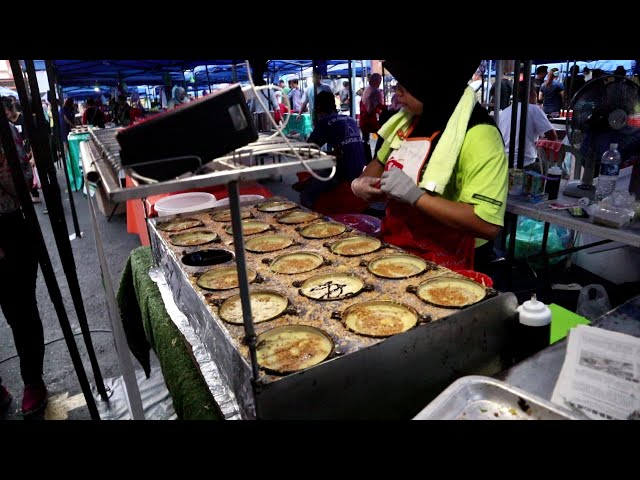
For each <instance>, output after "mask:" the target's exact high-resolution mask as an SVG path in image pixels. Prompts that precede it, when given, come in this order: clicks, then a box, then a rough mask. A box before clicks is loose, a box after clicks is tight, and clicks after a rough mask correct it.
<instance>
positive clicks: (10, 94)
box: [0, 85, 18, 98]
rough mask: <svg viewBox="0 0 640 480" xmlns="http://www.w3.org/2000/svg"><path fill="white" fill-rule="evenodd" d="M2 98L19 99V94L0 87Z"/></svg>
mask: <svg viewBox="0 0 640 480" xmlns="http://www.w3.org/2000/svg"><path fill="white" fill-rule="evenodd" d="M0 96H2V97H16V98H18V93H17V92H14V91H13V90H11V89H10V88H7V87H3V86H2V85H0Z"/></svg>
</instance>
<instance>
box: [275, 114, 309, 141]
mask: <svg viewBox="0 0 640 480" xmlns="http://www.w3.org/2000/svg"><path fill="white" fill-rule="evenodd" d="M285 118H286V116H285ZM282 132H283V133H284V134H285V135H287V134H290V133H298V134H300V136H301V137H302V138H303V139H305V140H306V139H307V138H309V135H311V132H313V122H312V121H311V115H309V114H308V113H303V114H302V116H301V117H300V119H299V120H298V114H297V113H293V114H291V115H289V123H287V126H286V127H284V128H283V129H282Z"/></svg>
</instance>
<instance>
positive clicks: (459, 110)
mask: <svg viewBox="0 0 640 480" xmlns="http://www.w3.org/2000/svg"><path fill="white" fill-rule="evenodd" d="M479 63H480V60H475V61H466V62H464V61H456V62H455V63H452V64H451V66H450V67H448V68H447V78H448V81H447V82H444V83H443V82H442V79H441V77H440V76H439V75H437V72H436V71H434V68H436V67H431V66H430V64H424V63H420V62H416V61H415V60H410V61H409V60H386V61H385V62H384V68H386V69H387V70H388V71H389V72H390V73H391V74H392V75H393V76H394V77H395V79H396V80H397V82H398V84H397V87H396V88H397V89H396V92H397V95H398V98H399V102H400V104H401V105H402V109H401V110H400V112H398V113H396V114H395V115H394V116H393V117H391V119H390V120H389V121H387V122H386V123H385V124H384V125H383V126H382V127H381V128H380V130H379V131H378V134H379V135H380V136H382V137H383V138H384V140H385V141H384V144H383V146H382V148H381V149H380V150H379V151H378V153H377V155H376V157H375V158H374V159H373V160H372V161H371V162H370V163H369V164H368V165H367V167H366V168H365V170H364V171H363V173H362V175H360V177H359V178H357V179H355V180H354V181H353V182H352V184H351V188H352V190H353V192H354V193H355V194H356V195H357V196H358V197H360V198H362V199H363V200H365V201H367V202H370V203H371V202H375V201H380V200H383V199H385V198H387V199H388V204H387V210H386V215H385V217H384V220H383V222H382V232H381V238H382V240H383V241H385V242H388V243H391V244H393V245H396V246H398V247H401V248H404V249H405V250H408V251H409V252H412V253H414V254H416V255H419V256H421V257H423V258H425V259H427V260H430V261H433V262H436V263H438V264H441V265H444V266H446V267H448V268H452V269H454V270H460V269H463V270H464V269H471V268H474V256H475V257H476V263H477V264H478V263H479V262H478V257H479V256H484V255H486V256H487V257H488V256H489V255H491V254H492V246H491V245H490V244H489V243H487V240H492V239H494V238H495V237H496V235H497V234H498V232H499V231H500V229H501V227H502V226H503V222H504V213H505V207H506V200H507V186H508V166H507V160H506V157H505V151H504V145H503V143H502V137H501V135H500V131H499V130H498V128H497V127H496V125H495V123H494V122H493V119H492V118H491V116H490V115H489V113H488V112H487V111H486V110H485V109H484V108H482V107H481V106H480V105H479V104H478V103H477V100H476V95H475V87H476V84H479V83H480V82H474V84H472V85H471V86H470V85H468V82H469V80H470V79H471V76H472V75H473V72H474V71H475V69H476V68H477V66H478V64H479ZM476 245H477V246H478V247H479V248H474V247H476ZM485 252H487V253H485ZM476 266H477V265H476ZM477 269H479V268H477Z"/></svg>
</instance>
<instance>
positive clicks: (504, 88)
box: [489, 75, 513, 111]
mask: <svg viewBox="0 0 640 480" xmlns="http://www.w3.org/2000/svg"><path fill="white" fill-rule="evenodd" d="M495 92H496V84H495V82H494V84H493V85H491V89H489V103H493V104H494V105H495V104H496V99H495ZM512 92H513V83H511V79H510V78H509V77H507V76H506V75H505V76H503V77H502V78H501V79H500V103H499V104H498V109H499V110H500V111H502V110H504V109H505V108H507V107H508V106H509V104H510V103H511V93H512Z"/></svg>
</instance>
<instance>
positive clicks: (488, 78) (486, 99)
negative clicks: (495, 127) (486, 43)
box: [482, 60, 498, 124]
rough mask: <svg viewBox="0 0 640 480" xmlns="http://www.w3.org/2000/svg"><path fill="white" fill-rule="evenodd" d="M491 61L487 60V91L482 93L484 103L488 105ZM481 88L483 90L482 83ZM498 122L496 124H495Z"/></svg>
mask: <svg viewBox="0 0 640 480" xmlns="http://www.w3.org/2000/svg"><path fill="white" fill-rule="evenodd" d="M491 65H492V63H491V60H489V62H488V64H487V66H488V67H487V89H486V90H484V91H483V93H484V97H483V98H484V103H487V104H488V103H489V92H490V91H491ZM482 86H483V88H484V82H482ZM497 123H498V122H496V124H497Z"/></svg>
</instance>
